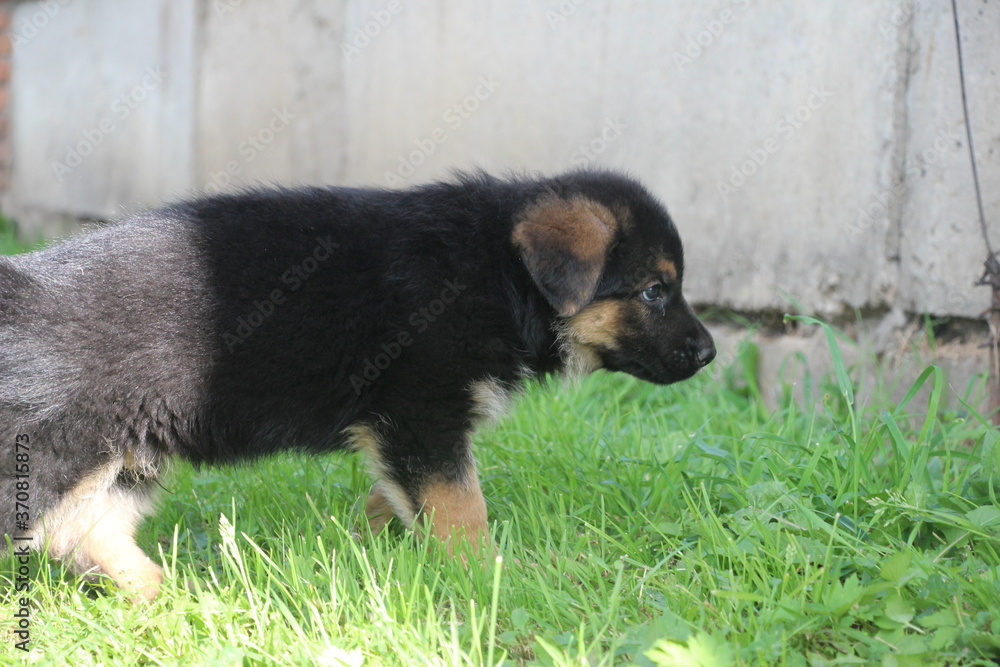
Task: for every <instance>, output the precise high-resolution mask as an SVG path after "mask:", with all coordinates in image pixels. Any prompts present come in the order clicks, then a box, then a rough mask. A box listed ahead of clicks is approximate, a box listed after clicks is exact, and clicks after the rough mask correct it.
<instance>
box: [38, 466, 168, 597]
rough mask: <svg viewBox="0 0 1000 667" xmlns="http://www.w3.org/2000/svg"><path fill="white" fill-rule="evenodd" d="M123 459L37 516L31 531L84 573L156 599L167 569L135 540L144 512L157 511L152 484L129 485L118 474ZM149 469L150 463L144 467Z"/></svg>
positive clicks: (49, 550) (51, 551)
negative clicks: (102, 577)
mask: <svg viewBox="0 0 1000 667" xmlns="http://www.w3.org/2000/svg"><path fill="white" fill-rule="evenodd" d="M123 463H124V461H123V459H121V458H119V459H116V460H114V461H113V462H111V463H109V464H107V465H105V466H103V467H102V468H100V469H99V470H97V471H96V472H94V473H93V474H91V475H88V476H87V477H85V478H84V479H83V480H82V481H81V482H80V483H79V484H77V485H76V486H75V487H73V488H72V489H71V490H70V491H69V492H68V493H66V494H65V495H63V497H62V498H61V499H60V500H59V503H58V504H57V505H56V506H55V507H54V508H52V509H51V510H49V511H48V512H46V513H45V514H44V515H43V516H42V517H40V518H39V520H38V521H36V522H35V523H34V524H33V525H32V527H31V530H29V532H28V535H29V536H30V537H32V538H33V540H32V542H33V546H34V548H44V549H45V550H46V552H47V553H49V554H50V555H51V556H53V557H55V558H58V559H60V560H65V561H67V562H69V563H70V564H71V565H72V567H73V569H74V570H75V571H76V572H77V573H79V574H81V575H85V576H91V577H96V576H97V575H102V574H104V575H107V576H109V577H111V578H112V579H113V580H114V582H115V584H117V585H118V586H119V587H120V588H122V589H124V590H126V591H129V592H130V593H132V594H133V596H134V597H133V599H146V600H152V599H153V598H154V597H156V595H157V593H158V592H159V588H160V583H161V582H162V581H163V569H162V568H161V567H160V566H159V565H157V564H156V563H154V562H153V561H152V560H150V559H149V557H147V556H146V554H145V553H143V551H142V550H141V549H140V548H139V547H138V546H137V545H136V543H135V530H136V527H137V525H138V524H139V521H140V520H141V519H142V517H143V515H146V514H149V513H150V512H151V511H152V510H153V506H154V497H153V493H152V491H151V489H150V487H149V485H148V484H145V483H143V484H137V485H136V486H135V487H132V488H128V487H126V486H123V485H122V484H119V483H118V482H117V478H118V475H119V473H121V472H122V470H123V467H124V466H123ZM144 468H145V470H146V471H147V472H151V471H152V470H153V466H152V465H151V464H147V465H146V466H144Z"/></svg>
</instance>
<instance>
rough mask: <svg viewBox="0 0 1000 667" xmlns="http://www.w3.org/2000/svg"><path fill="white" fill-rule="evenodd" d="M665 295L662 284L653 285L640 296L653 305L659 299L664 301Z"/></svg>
mask: <svg viewBox="0 0 1000 667" xmlns="http://www.w3.org/2000/svg"><path fill="white" fill-rule="evenodd" d="M663 294H664V291H663V285H662V284H661V283H653V284H652V285H650V286H649V287H647V288H646V289H644V290H642V292H641V293H640V296H641V297H642V300H643V301H647V302H649V303H652V302H654V301H656V300H658V299H662V298H663Z"/></svg>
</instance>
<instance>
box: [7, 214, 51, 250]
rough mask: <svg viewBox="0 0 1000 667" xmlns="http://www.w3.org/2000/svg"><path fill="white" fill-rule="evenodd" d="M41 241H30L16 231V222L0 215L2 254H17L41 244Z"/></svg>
mask: <svg viewBox="0 0 1000 667" xmlns="http://www.w3.org/2000/svg"><path fill="white" fill-rule="evenodd" d="M41 245H42V243H41V241H40V240H39V241H36V242H35V243H28V242H26V241H24V240H23V239H21V238H19V237H18V236H17V235H16V234H15V233H14V223H13V222H11V221H10V220H8V219H7V218H5V217H3V215H0V255H16V254H17V253H21V252H27V251H29V250H33V249H35V248H38V247H39V246H41Z"/></svg>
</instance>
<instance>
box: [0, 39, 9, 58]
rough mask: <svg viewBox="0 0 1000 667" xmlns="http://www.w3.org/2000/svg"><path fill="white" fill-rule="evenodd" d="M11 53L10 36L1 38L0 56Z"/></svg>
mask: <svg viewBox="0 0 1000 667" xmlns="http://www.w3.org/2000/svg"><path fill="white" fill-rule="evenodd" d="M8 53H10V35H2V36H0V55H6V54H8Z"/></svg>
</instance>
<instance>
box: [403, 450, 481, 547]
mask: <svg viewBox="0 0 1000 667" xmlns="http://www.w3.org/2000/svg"><path fill="white" fill-rule="evenodd" d="M419 497H420V513H419V516H420V517H421V518H424V520H426V521H430V524H431V534H432V535H434V536H435V537H436V538H437V539H439V540H441V541H442V542H444V543H445V544H447V545H448V551H449V553H450V552H451V551H452V548H453V544H454V543H455V540H464V541H467V542H469V543H470V544H471V545H472V548H473V549H474V550H476V552H477V553H478V552H481V551H482V550H483V549H488V548H489V546H490V544H489V541H490V532H489V526H488V525H487V523H486V500H485V499H484V498H483V492H482V491H481V490H480V488H479V474H478V472H477V470H476V462H475V459H473V458H472V455H471V454H470V455H469V463H468V465H467V466H466V469H465V471H464V472H463V474H462V475H460V476H457V477H454V478H448V477H444V476H440V475H436V476H433V477H432V478H431V479H429V480H428V481H427V483H426V484H424V486H423V488H422V489H421V490H420V493H419Z"/></svg>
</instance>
